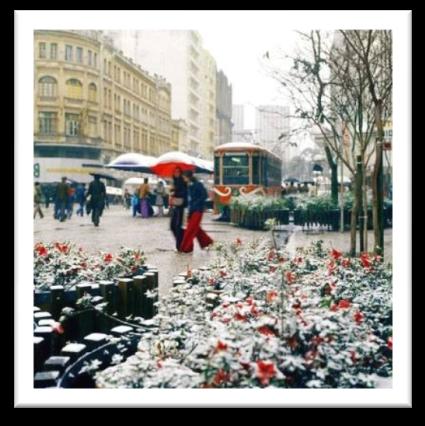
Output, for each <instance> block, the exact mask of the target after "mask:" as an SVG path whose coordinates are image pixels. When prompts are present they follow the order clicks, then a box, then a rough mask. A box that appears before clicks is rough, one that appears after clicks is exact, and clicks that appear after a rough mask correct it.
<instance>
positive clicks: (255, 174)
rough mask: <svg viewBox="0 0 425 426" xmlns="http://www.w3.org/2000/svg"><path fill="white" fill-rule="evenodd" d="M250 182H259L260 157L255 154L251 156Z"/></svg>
mask: <svg viewBox="0 0 425 426" xmlns="http://www.w3.org/2000/svg"><path fill="white" fill-rule="evenodd" d="M252 184H253V185H259V184H260V157H259V156H258V155H255V154H254V155H253V156H252Z"/></svg>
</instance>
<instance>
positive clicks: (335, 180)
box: [325, 146, 338, 205]
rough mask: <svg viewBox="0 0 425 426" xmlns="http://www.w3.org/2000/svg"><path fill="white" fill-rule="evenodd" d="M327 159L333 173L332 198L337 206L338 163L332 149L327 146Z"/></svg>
mask: <svg viewBox="0 0 425 426" xmlns="http://www.w3.org/2000/svg"><path fill="white" fill-rule="evenodd" d="M325 153H326V158H327V160H328V164H329V169H330V171H331V198H332V202H333V203H335V205H336V204H337V203H338V163H337V162H336V161H335V160H334V159H333V157H332V152H331V149H330V148H329V147H328V146H325Z"/></svg>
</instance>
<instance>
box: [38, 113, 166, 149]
mask: <svg viewBox="0 0 425 426" xmlns="http://www.w3.org/2000/svg"><path fill="white" fill-rule="evenodd" d="M57 123H58V117H57V113H56V112H40V113H39V134H40V135H45V136H49V135H51V136H52V135H56V133H57ZM81 123H82V116H81V115H80V114H72V113H66V114H65V135H66V136H70V137H78V136H80V134H81ZM88 126H89V127H88V136H89V137H93V138H95V137H98V127H97V118H96V117H92V116H89V117H88ZM122 130H123V132H122ZM103 136H104V139H105V141H106V142H107V143H112V122H111V121H110V120H105V121H104V123H103ZM122 136H123V140H122ZM132 137H133V145H134V147H139V148H140V149H142V151H143V152H147V148H148V132H147V130H146V129H142V130H141V132H140V130H139V129H138V128H135V129H133V132H131V128H130V127H129V126H126V125H124V127H123V128H122V127H121V124H119V123H115V124H114V140H115V144H116V145H121V144H122V142H124V147H126V148H131V144H132V139H131V138H132ZM153 138H155V136H154V135H150V140H151V146H152V147H153V146H154V145H153V142H154V140H155V139H153ZM140 141H141V145H140ZM158 142H159V145H160V147H162V145H164V147H165V148H166V147H167V146H168V144H169V140H168V139H167V138H163V137H158ZM165 148H164V149H165ZM161 149H162V148H160V150H161Z"/></svg>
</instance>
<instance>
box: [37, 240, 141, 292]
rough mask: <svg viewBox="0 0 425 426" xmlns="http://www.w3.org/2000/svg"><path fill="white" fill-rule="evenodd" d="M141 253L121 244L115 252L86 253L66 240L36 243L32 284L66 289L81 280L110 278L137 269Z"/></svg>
mask: <svg viewBox="0 0 425 426" xmlns="http://www.w3.org/2000/svg"><path fill="white" fill-rule="evenodd" d="M144 263H145V256H144V254H143V252H141V251H140V250H132V249H129V248H124V247H123V248H121V249H120V251H119V253H118V254H116V255H114V254H111V253H104V252H99V253H98V254H96V255H89V254H87V253H86V252H85V251H84V250H83V249H82V248H80V247H77V246H76V245H75V244H71V243H69V242H64V243H60V242H54V243H40V242H39V243H37V244H35V246H34V287H35V289H36V290H48V289H49V288H50V287H51V286H52V285H63V286H64V287H65V289H66V290H68V289H70V288H72V287H73V286H74V285H75V284H78V283H81V282H86V281H89V282H96V281H99V280H110V279H112V278H116V277H118V276H121V275H132V274H137V273H138V272H140V268H142V267H143V265H144Z"/></svg>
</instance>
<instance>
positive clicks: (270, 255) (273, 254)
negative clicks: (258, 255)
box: [267, 250, 276, 261]
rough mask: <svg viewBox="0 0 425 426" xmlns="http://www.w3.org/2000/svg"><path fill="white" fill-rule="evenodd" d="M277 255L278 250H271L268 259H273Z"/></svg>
mask: <svg viewBox="0 0 425 426" xmlns="http://www.w3.org/2000/svg"><path fill="white" fill-rule="evenodd" d="M275 257H276V252H275V251H274V250H270V252H269V255H268V256H267V259H268V260H269V261H271V260H273V259H274V258H275Z"/></svg>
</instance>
